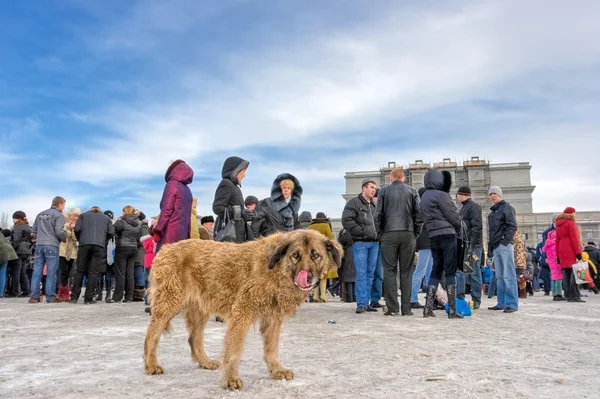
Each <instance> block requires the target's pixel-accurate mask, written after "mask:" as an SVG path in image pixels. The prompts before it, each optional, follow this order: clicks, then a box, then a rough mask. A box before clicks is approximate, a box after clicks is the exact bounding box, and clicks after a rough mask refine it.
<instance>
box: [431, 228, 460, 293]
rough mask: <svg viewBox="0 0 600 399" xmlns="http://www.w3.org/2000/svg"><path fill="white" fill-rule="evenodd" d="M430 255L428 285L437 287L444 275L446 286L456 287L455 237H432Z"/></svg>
mask: <svg viewBox="0 0 600 399" xmlns="http://www.w3.org/2000/svg"><path fill="white" fill-rule="evenodd" d="M429 241H430V243H431V255H432V256H433V268H432V269H431V276H430V277H429V285H430V286H432V285H433V286H435V287H437V286H438V284H439V283H440V281H442V277H443V275H444V274H445V275H446V285H447V286H448V285H456V245H457V242H456V235H454V234H443V235H441V236H435V237H432V238H431V239H430V240H429Z"/></svg>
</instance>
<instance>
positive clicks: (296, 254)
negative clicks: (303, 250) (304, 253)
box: [292, 252, 300, 259]
mask: <svg viewBox="0 0 600 399" xmlns="http://www.w3.org/2000/svg"><path fill="white" fill-rule="evenodd" d="M292 258H294V259H300V254H299V253H298V252H294V253H293V254H292Z"/></svg>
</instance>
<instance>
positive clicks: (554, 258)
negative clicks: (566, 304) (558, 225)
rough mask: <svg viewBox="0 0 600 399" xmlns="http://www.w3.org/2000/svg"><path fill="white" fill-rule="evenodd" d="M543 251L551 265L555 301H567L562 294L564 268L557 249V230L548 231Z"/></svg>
mask: <svg viewBox="0 0 600 399" xmlns="http://www.w3.org/2000/svg"><path fill="white" fill-rule="evenodd" d="M542 251H543V252H544V253H546V261H547V262H548V265H550V277H551V278H552V296H553V297H554V300H555V301H565V300H566V299H565V298H564V297H563V296H562V278H563V276H562V270H561V268H560V265H559V264H558V253H557V251H556V231H554V230H552V231H551V232H550V233H548V239H547V240H546V244H545V245H544V248H542Z"/></svg>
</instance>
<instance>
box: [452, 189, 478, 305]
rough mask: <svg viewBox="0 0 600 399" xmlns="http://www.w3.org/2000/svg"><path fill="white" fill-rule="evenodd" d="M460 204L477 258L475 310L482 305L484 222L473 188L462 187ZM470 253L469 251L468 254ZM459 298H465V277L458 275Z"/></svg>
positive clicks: (473, 276) (473, 291) (473, 277)
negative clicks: (472, 194)
mask: <svg viewBox="0 0 600 399" xmlns="http://www.w3.org/2000/svg"><path fill="white" fill-rule="evenodd" d="M456 198H457V199H458V202H460V203H461V204H462V208H461V209H460V212H459V216H460V217H461V219H462V220H463V221H464V222H465V224H466V225H467V235H468V237H469V244H470V246H471V248H472V250H473V255H475V257H476V258H477V259H476V260H475V259H471V262H472V265H473V272H472V273H471V274H470V278H471V299H472V300H473V304H474V308H475V309H479V306H480V305H481V256H482V252H483V222H482V216H481V207H480V206H479V205H478V204H477V203H475V201H473V200H472V199H471V188H469V187H468V186H462V187H460V188H459V189H458V193H457V194H456ZM469 252H470V251H468V250H467V253H469ZM456 277H457V279H456V280H457V282H456V284H457V286H458V288H457V290H458V295H457V296H458V297H459V298H462V299H464V298H465V275H464V274H462V273H458V274H457V276H456Z"/></svg>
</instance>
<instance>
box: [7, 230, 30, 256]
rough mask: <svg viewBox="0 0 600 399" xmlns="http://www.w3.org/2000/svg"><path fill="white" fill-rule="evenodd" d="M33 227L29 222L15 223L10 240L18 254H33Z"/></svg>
mask: <svg viewBox="0 0 600 399" xmlns="http://www.w3.org/2000/svg"><path fill="white" fill-rule="evenodd" d="M31 233H32V231H31V227H30V226H29V225H28V224H21V223H19V224H15V227H14V228H13V230H12V233H11V239H10V242H11V244H12V246H13V248H14V249H15V252H16V253H17V255H31Z"/></svg>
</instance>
